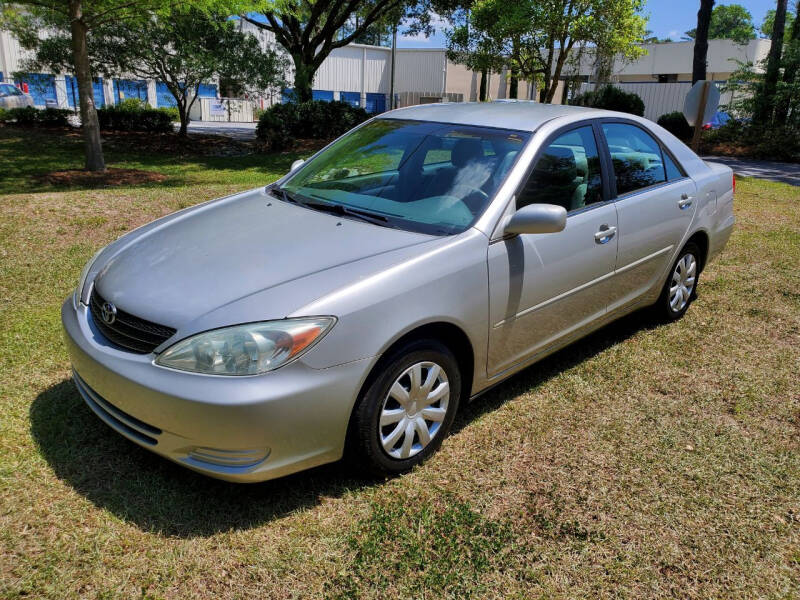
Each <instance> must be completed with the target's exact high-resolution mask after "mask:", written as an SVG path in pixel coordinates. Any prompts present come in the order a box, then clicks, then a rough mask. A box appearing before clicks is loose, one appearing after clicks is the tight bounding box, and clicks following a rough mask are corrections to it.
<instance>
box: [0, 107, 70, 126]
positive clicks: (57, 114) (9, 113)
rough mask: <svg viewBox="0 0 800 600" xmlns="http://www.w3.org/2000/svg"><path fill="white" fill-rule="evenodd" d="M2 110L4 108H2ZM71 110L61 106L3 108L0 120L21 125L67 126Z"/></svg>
mask: <svg viewBox="0 0 800 600" xmlns="http://www.w3.org/2000/svg"><path fill="white" fill-rule="evenodd" d="M0 110H2V109H0ZM70 114H71V111H69V110H64V109H60V108H45V109H42V110H40V109H38V108H33V107H32V106H26V107H24V108H9V109H7V110H2V114H0V121H2V122H4V123H9V122H12V121H13V122H14V123H16V124H17V125H19V126H20V127H65V126H67V125H69V121H68V117H69V115H70Z"/></svg>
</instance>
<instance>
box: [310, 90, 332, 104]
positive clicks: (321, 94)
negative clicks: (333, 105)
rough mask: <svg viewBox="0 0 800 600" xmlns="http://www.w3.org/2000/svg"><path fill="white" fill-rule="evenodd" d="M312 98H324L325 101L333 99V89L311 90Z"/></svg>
mask: <svg viewBox="0 0 800 600" xmlns="http://www.w3.org/2000/svg"><path fill="white" fill-rule="evenodd" d="M311 99H312V100H322V101H323V102H332V101H333V91H330V90H311Z"/></svg>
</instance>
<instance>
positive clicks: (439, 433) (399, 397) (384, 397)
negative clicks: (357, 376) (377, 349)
mask: <svg viewBox="0 0 800 600" xmlns="http://www.w3.org/2000/svg"><path fill="white" fill-rule="evenodd" d="M377 368H378V369H379V370H380V372H379V373H378V375H377V377H374V378H373V380H372V382H371V383H370V384H369V385H368V387H367V389H366V390H365V392H364V393H363V395H362V397H361V399H360V400H359V403H358V405H357V406H356V408H355V410H354V413H353V423H352V429H351V431H352V436H353V439H352V441H351V445H352V448H351V452H352V454H353V458H354V459H355V460H356V462H358V463H359V464H360V465H361V466H362V467H364V468H365V469H366V470H368V471H370V472H372V473H375V474H378V475H396V474H399V473H404V472H406V471H408V470H410V469H411V468H412V467H414V466H415V465H417V464H419V463H421V462H422V461H424V460H425V459H426V458H427V457H428V456H430V455H431V454H433V453H434V452H436V450H437V449H438V448H439V446H440V445H441V443H442V440H443V439H444V437H445V436H446V435H447V432H448V431H449V429H450V426H451V425H452V423H453V419H454V418H455V414H456V412H457V410H458V403H459V400H460V396H461V373H460V370H459V368H458V362H457V361H456V359H455V357H454V356H453V353H452V352H450V350H449V349H448V348H447V347H446V346H444V345H443V344H441V343H440V342H438V341H436V340H415V341H412V342H409V343H407V344H404V345H403V346H401V347H399V348H398V349H397V350H395V351H394V352H392V353H391V354H390V355H389V356H387V357H386V359H385V360H384V361H382V362H381V364H380V365H379V366H378V367H377Z"/></svg>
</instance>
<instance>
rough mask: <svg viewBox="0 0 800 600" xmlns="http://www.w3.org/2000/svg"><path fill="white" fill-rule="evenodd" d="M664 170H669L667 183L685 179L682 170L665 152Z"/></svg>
mask: <svg viewBox="0 0 800 600" xmlns="http://www.w3.org/2000/svg"><path fill="white" fill-rule="evenodd" d="M664 168H665V169H666V170H667V181H675V180H676V179H682V178H683V177H685V175H684V174H683V171H681V168H680V167H679V166H678V165H677V164H676V163H675V161H674V160H672V158H671V157H670V155H669V154H667V153H666V152H664Z"/></svg>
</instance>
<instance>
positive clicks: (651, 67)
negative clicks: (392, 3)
mask: <svg viewBox="0 0 800 600" xmlns="http://www.w3.org/2000/svg"><path fill="white" fill-rule="evenodd" d="M239 27H240V29H241V30H242V31H245V32H249V33H251V34H253V35H255V36H256V37H257V38H258V40H259V42H260V43H261V44H262V47H264V48H267V47H272V48H275V49H278V50H280V47H279V46H277V44H276V42H275V37H274V34H272V33H271V32H268V31H265V30H262V29H260V28H258V27H256V26H254V25H252V24H251V23H248V22H246V21H239ZM769 44H770V42H769V40H752V41H751V42H750V43H749V44H746V45H739V44H736V43H734V42H732V41H729V40H710V41H709V49H708V78H709V79H711V80H714V81H720V82H724V81H726V80H727V79H728V78H729V77H730V75H731V74H732V73H733V72H734V71H735V70H736V69H737V61H741V62H756V63H757V62H758V61H760V60H762V59H763V58H765V57H766V55H767V52H768V51H769ZM693 46H694V43H693V42H675V43H664V44H647V45H645V46H644V48H645V50H646V54H645V55H644V56H643V57H641V58H640V59H638V60H636V61H632V62H626V61H623V60H617V61H616V63H615V65H614V68H613V77H612V81H613V82H614V83H615V84H616V85H619V86H620V87H622V88H625V89H627V90H630V91H634V92H636V93H637V94H639V95H640V96H641V97H642V99H643V100H644V102H645V106H646V110H645V116H647V117H648V118H651V119H655V118H658V116H659V115H661V114H663V113H664V112H669V111H671V110H678V109H679V108H680V107H681V106H682V103H683V98H684V97H685V95H686V91H688V88H689V86H690V84H691V67H692V53H693ZM23 56H24V51H22V50H21V49H20V47H19V44H18V43H17V41H16V40H15V39H14V37H13V36H11V35H10V34H9V33H8V32H0V80H6V81H8V80H10V79H12V78H13V77H12V74H13V73H15V72H17V71H19V69H20V63H21V60H22V59H23ZM593 63H594V61H593V59H592V57H591V56H590V53H589V52H587V53H586V56H584V57H583V58H582V60H581V61H580V65H579V66H578V67H577V68H574V69H573V71H572V72H565V73H563V78H566V77H577V78H578V79H580V80H581V81H583V82H585V83H584V85H583V88H582V90H581V91H584V90H586V89H591V87H592V86H593V84H592V81H593V79H594V64H593ZM391 70H392V67H391V50H390V49H389V48H385V47H381V46H367V45H361V44H350V45H348V46H346V47H344V48H338V49H336V50H334V51H333V52H331V54H330V55H329V56H328V58H327V59H326V60H325V62H324V63H323V64H322V66H321V67H320V69H319V70H318V72H317V74H316V77H315V79H314V86H313V95H314V98H316V99H320V100H342V101H345V102H351V103H353V104H355V105H359V106H363V107H364V108H366V109H367V111H369V112H383V111H384V110H386V109H387V108H389V105H390V102H389V94H390V89H391V76H392V74H391ZM567 71H568V70H567ZM508 75H509V74H508V72H506V71H505V70H504V71H502V72H499V73H490V74H489V75H488V86H487V93H488V97H489V99H503V98H506V97H507V96H508V88H509V77H508ZM14 80H15V81H17V82H19V83H27V84H28V87H29V89H30V92H31V93H32V95H33V96H34V99H35V102H36V104H37V105H39V106H44V105H46V104H47V105H53V106H56V105H57V106H59V107H62V108H67V107H75V106H76V104H77V102H76V101H77V85H76V84H75V79H74V78H73V77H71V76H69V75H67V76H56V75H52V74H47V73H34V74H26V75H25V76H24V77H21V78H14ZM287 80H288V81H289V82H290V83H291V81H292V73H291V68H290V69H289V72H288V73H287ZM394 80H395V85H394V90H395V98H396V101H397V105H398V106H405V105H408V104H417V103H423V102H440V101H442V100H448V101H454V102H460V101H476V100H477V99H478V87H479V84H480V74H479V73H474V72H471V71H469V70H468V69H466V68H465V67H463V66H462V65H458V64H454V63H452V62H450V61H448V60H447V55H446V51H445V50H444V49H443V48H437V49H399V50H397V55H396V67H395V76H394ZM535 91H536V90H535V89H534V87H533V86H532V85H530V84H529V83H528V82H524V81H520V83H519V88H518V97H520V98H528V99H535V98H536V93H535ZM199 95H200V96H201V97H205V98H209V99H211V98H215V97H216V96H217V95H218V89H217V87H216V85H214V84H213V83H209V85H206V86H202V88H201V90H200V93H199ZM565 96H566V93H565V82H564V81H561V82H559V84H558V88H557V90H556V94H555V96H554V102H563V101H564V100H565ZM128 97H138V98H141V99H142V100H146V101H147V102H148V103H149V104H150V105H152V106H170V105H174V99H173V98H172V97H171V96H170V94H169V93H168V92H167V90H166V86H164V84H163V83H160V82H156V81H142V80H131V79H112V80H103V79H100V78H98V79H96V80H95V102H96V103H97V105H98V106H103V105H106V104H112V103H115V102H118V101H119V100H121V99H123V98H128ZM285 99H286V90H268V91H265V93H264V95H263V96H262V97H261V98H256V99H252V100H253V102H254V104H255V105H256V106H261V107H266V106H268V105H270V104H272V103H273V102H280V101H284V100H285ZM209 102H210V100H206V101H205V103H203V102H201V106H202V107H203V109H202V110H200V108H199V107H198V110H197V112H196V113H195V114H196V118H199V116H200V115H203V116H204V117H205V118H209V117H208V115H209V110H208V106H209ZM239 112H240V114H241V115H243V117H242V118H248V115H249V114H250V112H252V111H250V110H244V111H239ZM229 114H230V113H228V115H229ZM193 116H194V115H193ZM218 118H219V119H226V118H230V117H229V116H219V117H218Z"/></svg>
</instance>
